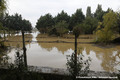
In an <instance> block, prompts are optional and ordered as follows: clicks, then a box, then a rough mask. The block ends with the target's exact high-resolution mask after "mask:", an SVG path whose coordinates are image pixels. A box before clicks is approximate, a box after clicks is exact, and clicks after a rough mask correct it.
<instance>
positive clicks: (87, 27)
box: [36, 4, 120, 35]
mask: <svg viewBox="0 0 120 80" xmlns="http://www.w3.org/2000/svg"><path fill="white" fill-rule="evenodd" d="M109 11H112V10H111V9H110V8H108V10H107V11H103V10H102V5H99V4H98V6H97V9H96V11H95V12H94V13H92V12H91V7H90V6H88V7H87V10H86V16H85V15H84V14H83V12H82V9H77V10H76V12H75V13H74V14H72V15H71V16H69V15H68V14H67V13H66V12H64V11H63V10H62V11H61V12H60V13H58V14H57V15H56V16H55V17H53V16H52V15H51V14H49V13H48V14H46V15H44V16H41V17H40V18H39V19H38V21H37V23H36V28H37V29H38V30H39V31H40V32H41V33H49V34H50V35H51V34H56V35H58V27H57V26H59V25H62V24H67V25H68V26H67V27H65V26H62V30H60V29H59V33H60V31H61V33H63V31H66V30H67V32H68V31H72V32H73V29H74V27H76V25H79V27H80V29H81V30H82V34H93V33H94V32H95V31H96V30H97V27H98V26H100V24H99V23H102V24H103V20H104V21H105V19H104V18H103V16H105V15H106V14H107V13H109ZM113 12H114V11H113ZM118 15H120V14H118ZM119 20H120V19H119ZM101 26H102V27H103V26H104V25H101ZM64 29H65V30H64ZM119 31H120V28H119Z"/></svg>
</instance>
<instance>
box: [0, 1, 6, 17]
mask: <svg viewBox="0 0 120 80" xmlns="http://www.w3.org/2000/svg"><path fill="white" fill-rule="evenodd" d="M6 9H7V4H6V1H5V0H0V16H1V15H3V14H4V12H5V10H6Z"/></svg>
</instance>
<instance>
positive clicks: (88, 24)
mask: <svg viewBox="0 0 120 80" xmlns="http://www.w3.org/2000/svg"><path fill="white" fill-rule="evenodd" d="M97 26H98V20H97V19H96V18H93V17H86V18H85V20H84V22H83V23H82V24H81V28H82V29H83V33H85V34H93V32H94V30H95V29H96V28H97Z"/></svg>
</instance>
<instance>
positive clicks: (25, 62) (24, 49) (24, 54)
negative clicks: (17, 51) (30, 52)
mask: <svg viewBox="0 0 120 80" xmlns="http://www.w3.org/2000/svg"><path fill="white" fill-rule="evenodd" d="M22 39H23V56H24V64H25V68H26V69H27V54H26V47H25V37H24V30H22Z"/></svg>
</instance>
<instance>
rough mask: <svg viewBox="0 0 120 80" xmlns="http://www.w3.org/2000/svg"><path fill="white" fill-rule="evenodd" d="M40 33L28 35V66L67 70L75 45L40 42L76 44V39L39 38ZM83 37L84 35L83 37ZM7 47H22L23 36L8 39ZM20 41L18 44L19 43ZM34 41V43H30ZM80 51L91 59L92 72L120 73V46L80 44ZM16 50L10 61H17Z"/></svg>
mask: <svg viewBox="0 0 120 80" xmlns="http://www.w3.org/2000/svg"><path fill="white" fill-rule="evenodd" d="M38 34H39V33H38V32H36V33H31V34H27V35H26V41H27V42H26V48H27V61H28V65H33V66H43V67H52V68H65V69H66V68H67V66H66V62H67V59H66V55H71V54H72V53H73V52H74V43H41V42H39V41H56V40H63V41H68V42H74V39H68V40H67V39H61V38H52V39H50V38H42V39H41V38H39V37H37V36H39V35H38ZM82 36H83V35H82ZM8 40H9V41H15V42H9V41H8V42H6V43H5V44H6V45H9V46H14V47H16V46H17V45H19V47H22V42H20V41H21V40H22V39H21V36H20V35H18V36H17V35H14V36H12V37H9V38H8ZM17 41H18V42H17ZM29 41H33V42H29ZM91 41H93V39H92V38H90V39H88V38H87V39H82V40H81V39H79V40H78V42H91ZM78 50H80V53H82V54H83V55H84V58H85V59H87V58H88V57H90V58H91V60H92V61H91V63H90V70H93V71H118V70H119V69H120V45H114V46H113V45H110V47H107V48H106V47H100V46H96V45H95V44H80V43H79V44H78ZM15 52H16V48H13V49H12V50H11V51H10V52H9V53H8V56H9V57H10V58H11V59H10V61H11V62H14V60H15Z"/></svg>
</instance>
